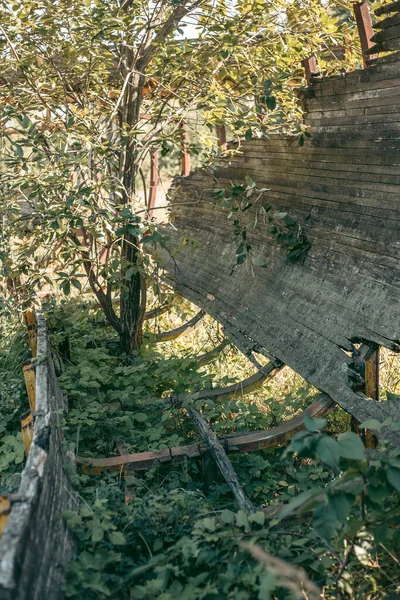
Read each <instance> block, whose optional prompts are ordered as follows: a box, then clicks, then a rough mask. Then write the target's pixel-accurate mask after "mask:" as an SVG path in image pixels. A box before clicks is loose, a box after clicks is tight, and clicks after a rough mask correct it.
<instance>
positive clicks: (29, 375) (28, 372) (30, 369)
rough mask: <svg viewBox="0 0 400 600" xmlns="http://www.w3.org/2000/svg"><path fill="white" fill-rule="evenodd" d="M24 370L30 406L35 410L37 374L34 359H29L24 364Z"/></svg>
mask: <svg viewBox="0 0 400 600" xmlns="http://www.w3.org/2000/svg"><path fill="white" fill-rule="evenodd" d="M22 372H23V374H24V379H25V386H26V392H27V394H28V400H29V407H30V409H31V410H33V411H34V410H35V409H36V376H35V367H34V366H33V363H32V361H30V360H28V361H27V362H26V363H24V364H23V365H22Z"/></svg>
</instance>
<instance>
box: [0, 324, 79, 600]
mask: <svg viewBox="0 0 400 600" xmlns="http://www.w3.org/2000/svg"><path fill="white" fill-rule="evenodd" d="M35 370H36V395H35V396H36V397H35V400H36V406H35V409H34V411H33V415H34V431H33V440H32V443H31V446H30V450H29V454H28V457H27V461H26V465H25V468H24V470H23V472H22V476H21V484H20V486H19V490H18V494H17V495H15V496H14V497H11V500H14V502H12V503H11V510H10V514H9V517H8V521H7V524H6V526H5V529H4V532H3V535H2V537H1V538H0V600H44V599H49V600H50V599H51V600H58V599H61V598H63V597H64V594H63V591H62V587H63V584H64V580H65V566H66V564H67V562H68V560H70V559H71V558H72V556H73V550H74V547H73V543H72V540H71V538H70V536H69V534H68V531H67V528H66V524H65V523H64V522H63V518H62V513H63V511H64V510H67V509H71V508H72V507H73V506H75V505H76V501H75V500H74V497H73V495H72V492H71V489H72V488H71V485H70V483H69V477H68V473H67V469H68V461H66V460H65V456H64V454H63V451H62V449H61V432H60V429H59V427H58V419H59V414H58V413H59V411H63V410H64V399H63V395H62V393H61V390H60V387H59V385H58V382H57V378H56V375H55V371H54V364H53V361H52V357H51V349H50V346H49V341H48V338H47V332H46V325H45V322H44V319H43V317H42V315H41V314H40V313H38V314H37V355H36V367H35Z"/></svg>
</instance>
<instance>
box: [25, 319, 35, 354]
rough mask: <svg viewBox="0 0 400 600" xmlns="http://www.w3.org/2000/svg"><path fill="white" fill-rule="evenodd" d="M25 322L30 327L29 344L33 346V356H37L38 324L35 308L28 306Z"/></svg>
mask: <svg viewBox="0 0 400 600" xmlns="http://www.w3.org/2000/svg"><path fill="white" fill-rule="evenodd" d="M25 323H26V326H27V328H28V336H29V346H30V347H31V352H32V356H33V358H35V357H36V352H37V324H36V314H35V311H34V310H33V308H28V310H26V311H25Z"/></svg>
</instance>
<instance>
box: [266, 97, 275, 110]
mask: <svg viewBox="0 0 400 600" xmlns="http://www.w3.org/2000/svg"><path fill="white" fill-rule="evenodd" d="M266 105H267V107H268V108H269V110H275V108H276V98H275V96H268V98H267V100H266Z"/></svg>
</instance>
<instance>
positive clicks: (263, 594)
mask: <svg viewBox="0 0 400 600" xmlns="http://www.w3.org/2000/svg"><path fill="white" fill-rule="evenodd" d="M277 586H278V579H277V577H276V575H274V574H273V573H265V574H264V575H262V577H261V579H260V589H259V591H258V600H271V598H272V593H271V592H273V591H274V590H275V589H276V588H277Z"/></svg>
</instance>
